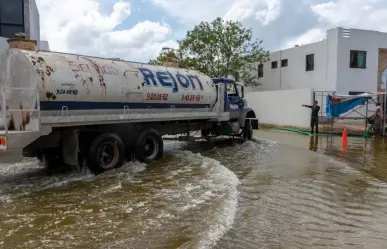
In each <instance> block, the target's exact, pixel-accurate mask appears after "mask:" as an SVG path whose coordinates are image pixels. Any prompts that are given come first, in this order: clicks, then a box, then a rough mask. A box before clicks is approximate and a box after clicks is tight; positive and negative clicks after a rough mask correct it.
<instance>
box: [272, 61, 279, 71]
mask: <svg viewBox="0 0 387 249" xmlns="http://www.w3.org/2000/svg"><path fill="white" fill-rule="evenodd" d="M276 68H278V61H272V62H271V69H276Z"/></svg>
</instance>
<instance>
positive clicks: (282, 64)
mask: <svg viewBox="0 0 387 249" xmlns="http://www.w3.org/2000/svg"><path fill="white" fill-rule="evenodd" d="M285 62H286V64H285ZM288 65H289V61H288V59H282V60H281V67H287V66H288Z"/></svg>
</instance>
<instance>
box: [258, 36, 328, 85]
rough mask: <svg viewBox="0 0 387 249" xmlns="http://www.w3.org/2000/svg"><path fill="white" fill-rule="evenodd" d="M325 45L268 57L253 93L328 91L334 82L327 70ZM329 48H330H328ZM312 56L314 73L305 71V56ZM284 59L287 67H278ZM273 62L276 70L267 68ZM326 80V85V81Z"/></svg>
mask: <svg viewBox="0 0 387 249" xmlns="http://www.w3.org/2000/svg"><path fill="white" fill-rule="evenodd" d="M327 46H328V42H327V40H323V41H320V42H316V43H312V44H308V45H303V46H299V47H294V48H290V49H287V50H283V51H279V52H275V53H272V54H270V61H269V62H267V63H265V64H264V73H263V77H262V78H260V79H259V81H260V83H261V84H262V86H259V87H256V88H254V90H255V91H273V90H292V89H305V88H314V89H319V90H332V89H333V88H334V87H335V81H334V80H332V79H331V78H332V77H333V76H334V75H333V76H330V75H329V71H328V70H327V62H328V56H329V54H328V50H327ZM329 46H334V45H333V44H330V45H329ZM308 54H314V70H313V71H306V55H308ZM283 59H288V66H287V67H281V60H283ZM273 61H277V62H278V67H277V68H275V69H272V68H271V63H272V62H273ZM328 79H329V81H328Z"/></svg>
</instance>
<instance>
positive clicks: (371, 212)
mask: <svg viewBox="0 0 387 249" xmlns="http://www.w3.org/2000/svg"><path fill="white" fill-rule="evenodd" d="M255 137H256V138H257V140H256V141H254V142H246V143H243V144H242V143H240V142H238V141H230V140H225V141H216V142H215V143H214V145H215V147H212V146H211V145H210V144H208V143H206V142H197V143H195V144H193V145H190V146H188V147H187V145H186V144H185V143H184V142H172V141H166V142H165V144H166V145H165V147H166V148H165V149H166V153H165V158H164V159H163V160H161V161H159V162H157V163H154V164H151V165H148V166H145V165H142V164H138V163H134V164H132V163H130V164H128V165H126V166H125V167H123V168H121V169H118V170H116V171H112V172H108V173H106V174H103V175H100V176H98V177H95V176H93V175H91V174H81V173H50V172H47V171H46V170H45V169H44V168H42V167H41V166H39V165H38V164H37V162H36V161H35V160H31V159H27V160H26V159H21V158H20V157H18V156H17V155H15V154H1V155H0V160H1V165H0V248H133V249H137V248H138V249H145V248H168V249H169V248H171V249H172V248H187V249H188V248H217V249H223V248H233V249H234V248H244V249H249V248H286V249H287V248H312V247H313V248H385V245H386V244H387V238H386V236H385V234H386V233H387V184H386V182H387V166H386V160H387V156H386V152H387V151H386V147H385V144H384V141H383V140H381V139H369V140H364V139H363V138H349V144H348V148H347V151H346V152H342V148H341V140H340V137H335V138H333V137H330V136H323V135H320V136H318V137H312V138H310V137H307V136H303V135H300V134H292V133H284V132H278V131H277V132H270V131H259V132H257V133H255ZM316 152H318V153H316Z"/></svg>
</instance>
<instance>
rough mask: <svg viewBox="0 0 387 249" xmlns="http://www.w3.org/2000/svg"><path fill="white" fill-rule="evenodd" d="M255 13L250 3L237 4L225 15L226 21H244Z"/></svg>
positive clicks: (241, 0)
mask: <svg viewBox="0 0 387 249" xmlns="http://www.w3.org/2000/svg"><path fill="white" fill-rule="evenodd" d="M253 13H254V10H253V8H252V6H251V3H250V1H243V0H240V2H236V3H235V4H234V5H233V6H232V7H231V8H230V9H229V10H228V11H227V13H226V14H225V15H224V19H226V20H232V21H244V20H246V19H248V18H250V17H251V16H252V15H253Z"/></svg>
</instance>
